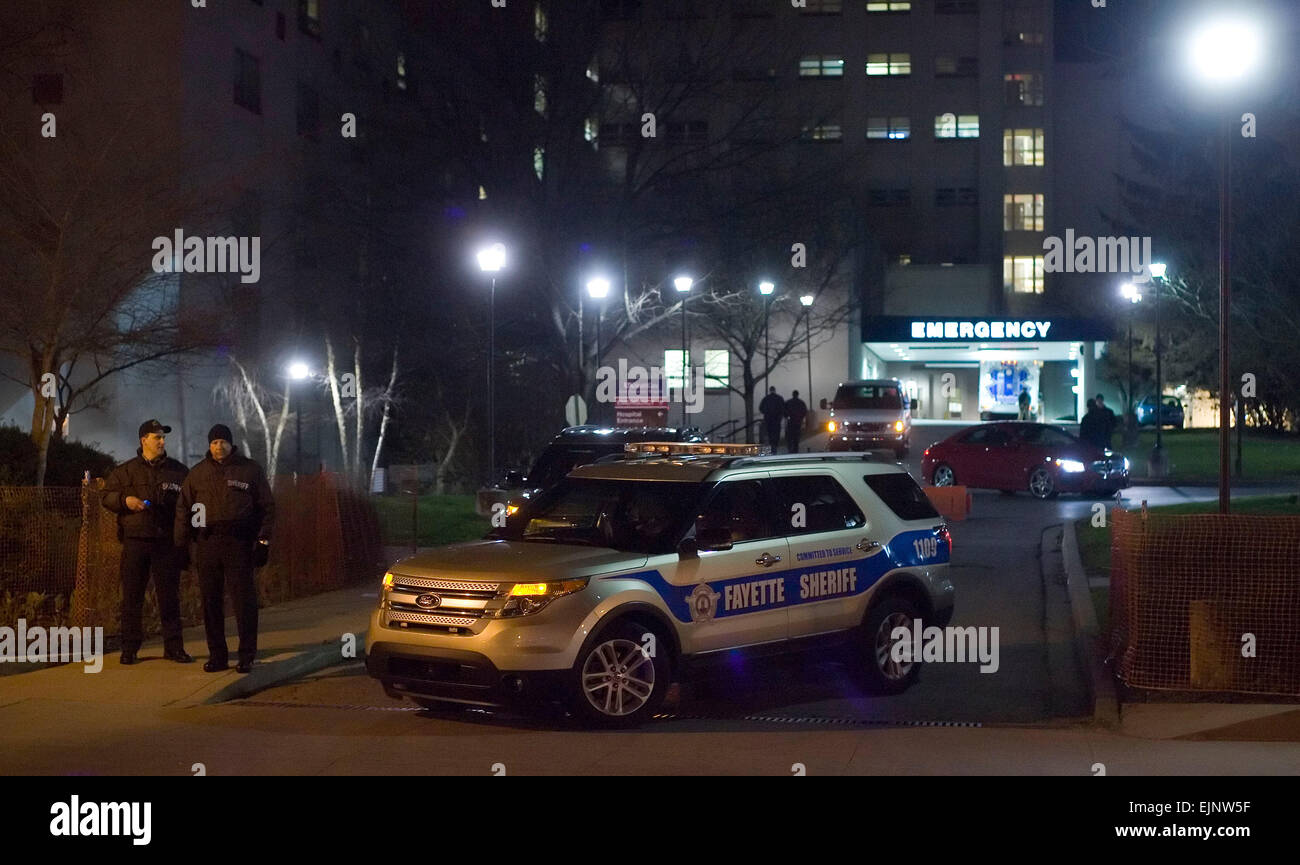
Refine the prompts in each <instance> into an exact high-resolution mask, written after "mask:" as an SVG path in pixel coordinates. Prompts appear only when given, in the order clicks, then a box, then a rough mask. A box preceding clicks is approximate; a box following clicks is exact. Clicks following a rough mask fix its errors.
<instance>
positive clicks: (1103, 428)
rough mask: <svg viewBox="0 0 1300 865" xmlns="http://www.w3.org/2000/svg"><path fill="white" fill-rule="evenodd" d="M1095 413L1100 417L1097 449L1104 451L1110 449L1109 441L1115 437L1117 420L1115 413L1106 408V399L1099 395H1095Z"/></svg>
mask: <svg viewBox="0 0 1300 865" xmlns="http://www.w3.org/2000/svg"><path fill="white" fill-rule="evenodd" d="M1097 411H1098V412H1099V413H1100V415H1101V419H1100V431H1099V432H1098V433H1097V436H1098V439H1097V447H1099V448H1102V449H1103V450H1104V449H1106V448H1108V447H1110V440H1111V437H1112V436H1114V435H1115V427H1117V426H1119V419H1118V418H1117V417H1115V412H1113V411H1111V410H1110V409H1109V408H1107V406H1106V398H1105V397H1104V396H1102V395H1101V394H1097Z"/></svg>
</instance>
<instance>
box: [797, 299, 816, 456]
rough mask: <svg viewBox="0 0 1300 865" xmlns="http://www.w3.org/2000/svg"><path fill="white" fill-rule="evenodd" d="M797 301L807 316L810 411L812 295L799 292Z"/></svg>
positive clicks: (810, 396) (806, 346)
mask: <svg viewBox="0 0 1300 865" xmlns="http://www.w3.org/2000/svg"><path fill="white" fill-rule="evenodd" d="M799 302H800V303H802V304H803V308H804V314H805V315H806V316H807V320H806V321H805V322H804V324H805V326H806V327H805V330H804V339H805V343H804V345H805V349H806V351H807V353H808V406H809V408H808V411H809V412H811V411H812V404H813V391H812V305H813V296H812V295H811V294H801V295H799ZM795 450H798V448H795Z"/></svg>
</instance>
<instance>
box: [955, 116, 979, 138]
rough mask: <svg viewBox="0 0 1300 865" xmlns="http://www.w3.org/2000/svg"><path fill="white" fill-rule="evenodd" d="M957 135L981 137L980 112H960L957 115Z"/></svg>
mask: <svg viewBox="0 0 1300 865" xmlns="http://www.w3.org/2000/svg"><path fill="white" fill-rule="evenodd" d="M957 137H958V138H979V137H980V116H979V115H978V114H958V115H957Z"/></svg>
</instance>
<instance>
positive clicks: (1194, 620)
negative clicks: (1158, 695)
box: [1110, 508, 1300, 696]
mask: <svg viewBox="0 0 1300 865" xmlns="http://www.w3.org/2000/svg"><path fill="white" fill-rule="evenodd" d="M1110 628H1111V633H1110V639H1111V657H1112V658H1113V659H1114V661H1115V664H1116V672H1117V675H1118V676H1119V678H1120V680H1121V681H1123V682H1124V683H1125V684H1126V685H1129V686H1131V687H1135V688H1145V689H1151V690H1172V691H1189V692H1206V693H1238V694H1259V695H1284V696H1300V517H1289V516H1249V515H1241V514H1230V515H1222V514H1159V513H1147V512H1143V511H1128V510H1123V509H1121V508H1115V509H1114V510H1113V511H1112V515H1111V575H1110Z"/></svg>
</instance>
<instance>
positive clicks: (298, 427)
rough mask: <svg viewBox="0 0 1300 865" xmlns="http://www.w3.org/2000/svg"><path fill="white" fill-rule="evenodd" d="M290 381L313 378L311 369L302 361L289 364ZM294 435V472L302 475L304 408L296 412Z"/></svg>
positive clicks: (300, 407)
mask: <svg viewBox="0 0 1300 865" xmlns="http://www.w3.org/2000/svg"><path fill="white" fill-rule="evenodd" d="M288 373H289V380H290V381H302V380H303V379H306V378H309V377H310V376H311V367H309V366H307V364H305V363H303V362H302V361H300V360H296V361H294V362H293V363H291V364H289V368H288ZM293 426H294V433H293V472H294V474H295V475H300V474H302V406H298V410H297V411H296V412H294V421H293Z"/></svg>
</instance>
